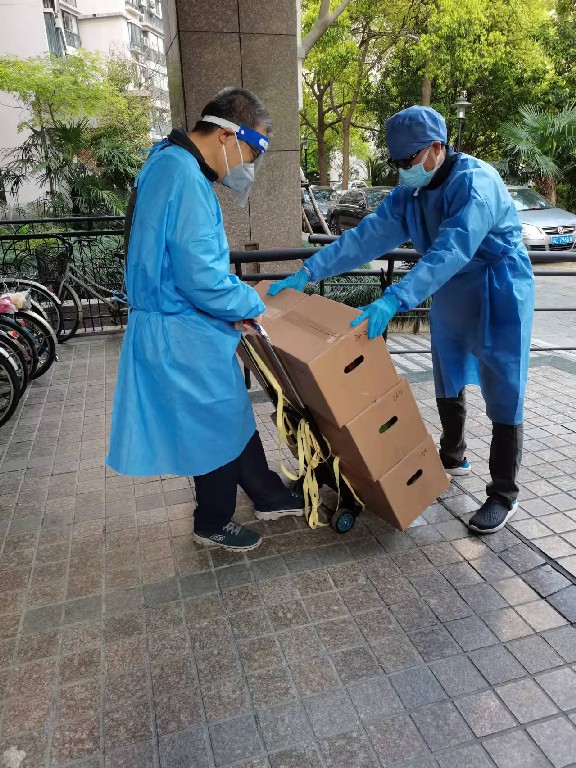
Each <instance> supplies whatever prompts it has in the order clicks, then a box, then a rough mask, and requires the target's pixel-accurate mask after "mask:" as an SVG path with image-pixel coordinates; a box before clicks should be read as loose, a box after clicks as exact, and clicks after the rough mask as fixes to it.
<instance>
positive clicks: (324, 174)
mask: <svg viewBox="0 0 576 768" xmlns="http://www.w3.org/2000/svg"><path fill="white" fill-rule="evenodd" d="M325 133H326V132H325V131H324V130H323V131H322V132H320V130H318V171H319V172H320V186H321V187H327V186H328V184H329V180H328V156H327V154H326V138H325Z"/></svg>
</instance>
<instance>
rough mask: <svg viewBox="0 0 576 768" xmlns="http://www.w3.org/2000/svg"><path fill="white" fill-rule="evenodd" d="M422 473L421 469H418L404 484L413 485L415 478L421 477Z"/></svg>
mask: <svg viewBox="0 0 576 768" xmlns="http://www.w3.org/2000/svg"><path fill="white" fill-rule="evenodd" d="M423 474H424V473H423V472H422V470H421V469H419V470H418V472H416V473H415V474H414V475H412V477H411V478H410V480H408V482H407V483H406V485H414V483H415V482H416V480H420V478H421V477H422V475H423Z"/></svg>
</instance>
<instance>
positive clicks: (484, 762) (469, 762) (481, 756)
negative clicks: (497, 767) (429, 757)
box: [437, 744, 527, 768]
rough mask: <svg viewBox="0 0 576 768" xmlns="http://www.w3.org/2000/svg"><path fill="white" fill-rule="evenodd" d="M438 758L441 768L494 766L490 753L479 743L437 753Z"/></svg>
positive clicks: (524, 767)
mask: <svg viewBox="0 0 576 768" xmlns="http://www.w3.org/2000/svg"><path fill="white" fill-rule="evenodd" d="M437 760H438V764H439V765H440V768H493V764H492V762H491V761H490V759H489V757H488V755H487V754H486V752H485V751H484V750H483V749H482V747H481V746H480V745H479V744H474V745H472V746H468V747H457V748H456V749H450V750H448V751H447V752H446V753H444V752H443V753H442V754H439V755H437ZM523 768H527V766H523Z"/></svg>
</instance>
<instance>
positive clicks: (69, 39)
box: [64, 29, 82, 48]
mask: <svg viewBox="0 0 576 768" xmlns="http://www.w3.org/2000/svg"><path fill="white" fill-rule="evenodd" d="M64 37H65V39H66V45H69V46H70V48H81V47H82V40H81V39H80V35H77V34H76V32H70V30H68V29H65V30H64Z"/></svg>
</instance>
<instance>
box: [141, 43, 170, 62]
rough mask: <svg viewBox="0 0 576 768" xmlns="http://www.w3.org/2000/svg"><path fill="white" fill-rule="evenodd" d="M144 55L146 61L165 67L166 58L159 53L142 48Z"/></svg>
mask: <svg viewBox="0 0 576 768" xmlns="http://www.w3.org/2000/svg"><path fill="white" fill-rule="evenodd" d="M144 55H145V57H146V58H147V59H148V61H153V62H154V63H155V64H160V65H164V66H166V56H165V55H164V53H163V52H161V51H155V50H154V49H153V48H148V46H146V45H145V46H144Z"/></svg>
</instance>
